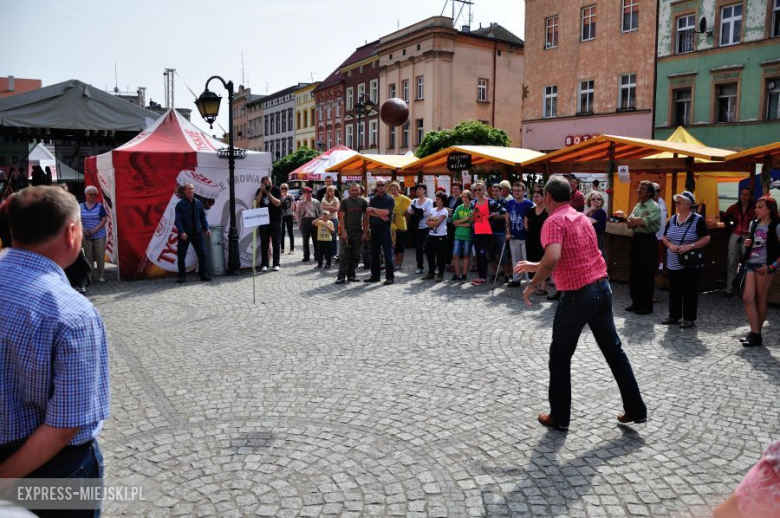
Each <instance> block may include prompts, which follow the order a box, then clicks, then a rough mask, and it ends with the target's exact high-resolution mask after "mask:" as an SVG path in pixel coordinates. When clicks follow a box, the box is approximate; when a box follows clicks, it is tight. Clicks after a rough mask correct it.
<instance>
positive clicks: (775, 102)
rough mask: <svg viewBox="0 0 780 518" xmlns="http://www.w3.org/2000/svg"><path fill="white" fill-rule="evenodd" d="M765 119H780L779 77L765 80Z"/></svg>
mask: <svg viewBox="0 0 780 518" xmlns="http://www.w3.org/2000/svg"><path fill="white" fill-rule="evenodd" d="M766 120H768V121H769V120H772V121H776V120H780V78H778V77H776V78H774V79H770V80H768V81H767V82H766Z"/></svg>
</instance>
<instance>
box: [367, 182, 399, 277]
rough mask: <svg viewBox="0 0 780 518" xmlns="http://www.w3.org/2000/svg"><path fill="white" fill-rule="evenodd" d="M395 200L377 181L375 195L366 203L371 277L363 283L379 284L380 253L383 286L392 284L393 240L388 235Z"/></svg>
mask: <svg viewBox="0 0 780 518" xmlns="http://www.w3.org/2000/svg"><path fill="white" fill-rule="evenodd" d="M394 208H395V198H393V197H392V196H390V195H389V194H387V183H386V182H385V181H384V180H377V182H376V194H375V195H374V197H373V198H371V201H370V202H369V203H368V209H366V212H367V213H368V216H369V218H368V223H369V225H370V226H371V277H369V278H368V279H365V281H364V282H379V276H380V274H381V273H382V266H381V264H380V261H379V254H380V252H384V255H385V284H393V282H395V281H394V279H395V276H394V275H393V240H392V237H391V235H390V224H391V223H392V221H393V209H394Z"/></svg>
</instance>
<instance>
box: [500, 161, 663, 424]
mask: <svg viewBox="0 0 780 518" xmlns="http://www.w3.org/2000/svg"><path fill="white" fill-rule="evenodd" d="M570 196H571V188H570V185H569V184H568V183H567V182H566V180H565V179H563V178H561V177H559V176H553V177H552V178H550V180H549V181H548V182H547V185H545V187H544V202H545V207H546V208H547V210H548V211H549V214H550V215H549V216H548V218H547V220H546V221H545V223H544V227H542V236H541V239H542V245H543V246H544V257H542V260H541V262H538V263H532V262H528V261H520V262H518V263H517V265H516V266H515V268H514V273H517V274H521V273H523V272H536V273H535V275H534V278H533V280H532V281H531V282H530V283H528V286H526V288H525V291H524V292H523V299H524V300H525V303H526V305H527V306H529V307H530V306H531V300H530V297H531V295H533V294H534V292H535V291H536V290H537V289H539V288H541V286H542V284H543V282H544V280H545V279H547V277H549V276H550V275H551V274H552V275H553V276H554V277H555V285H556V287H557V288H558V292H559V293H563V295H562V296H561V300H560V302H559V303H558V307H557V309H556V310H555V319H554V321H553V329H552V343H551V344H550V361H549V369H550V387H549V392H548V397H549V401H550V413H549V414H547V413H544V414H539V416H538V418H537V419H538V421H539V422H540V423H541V424H543V425H544V426H548V427H550V428H555V429H557V430H561V431H565V430H567V429H568V427H569V420H570V418H571V359H572V356H573V355H574V351H575V349H576V348H577V342H578V341H579V338H580V334H581V333H582V330H583V328H584V327H585V325H586V324H587V326H588V327H589V328H590V330H591V332H592V333H593V337H594V338H595V339H596V343H597V344H598V346H599V349H601V352H602V354H603V355H604V359H605V360H606V361H607V364H608V365H609V367H610V370H611V371H612V375H613V376H614V377H615V381H616V382H617V385H618V388H619V389H620V396H621V398H622V399H623V413H621V414H619V415H618V416H617V420H618V421H619V422H620V423H624V424H625V423H632V422H635V423H641V422H644V421H645V420H646V419H647V408H646V406H645V404H644V402H643V401H642V396H641V394H640V392H639V386H638V385H637V382H636V378H635V377H634V371H633V370H632V368H631V363H630V362H629V361H628V356H626V353H625V351H623V347H622V344H621V342H620V337H619V336H618V334H617V331H616V330H615V319H614V316H613V314H612V288H611V287H610V285H609V278H608V276H607V264H606V263H605V262H604V257H603V256H602V255H601V252H599V248H598V242H597V240H596V232H595V230H594V229H593V224H592V223H591V222H590V219H588V218H587V217H586V216H585V215H584V214H581V213H578V212H576V211H575V210H574V209H573V208H572V207H571V204H570V201H571V200H570ZM652 237H653V238H655V236H654V235H653V236H652Z"/></svg>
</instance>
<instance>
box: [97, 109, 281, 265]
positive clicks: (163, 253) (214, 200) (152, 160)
mask: <svg viewBox="0 0 780 518" xmlns="http://www.w3.org/2000/svg"><path fill="white" fill-rule="evenodd" d="M223 148H224V154H225V156H227V146H226V144H224V143H223V142H220V141H219V140H216V139H214V138H212V137H210V136H209V135H207V134H206V133H204V132H203V131H201V130H200V129H198V128H197V127H196V126H194V125H193V124H192V123H190V122H189V121H188V120H186V119H185V118H184V117H182V116H181V115H180V114H179V113H178V112H176V111H175V110H170V111H168V112H167V113H166V114H165V115H163V116H162V117H160V118H159V119H158V120H157V121H155V123H154V124H153V125H151V126H150V127H149V128H147V129H146V130H144V131H142V132H141V133H139V134H138V135H137V136H136V137H135V138H133V139H132V140H130V141H129V142H127V143H126V144H124V145H122V146H120V147H118V148H117V149H114V150H113V151H109V152H108V153H104V154H102V155H99V156H96V157H95V156H93V157H89V158H87V159H86V161H85V176H86V183H87V185H95V186H97V187H98V189H99V194H100V196H101V198H102V200H101V201H103V202H104V205H105V208H106V211H107V212H108V214H109V216H108V217H109V221H108V235H107V243H106V254H107V256H108V258H109V261H111V262H113V263H116V264H117V265H118V266H119V275H120V278H122V279H139V278H149V277H156V276H161V275H167V274H170V273H173V272H176V271H177V257H176V249H177V245H178V237H177V234H176V231H175V229H173V218H174V211H173V207H174V206H175V205H176V203H177V202H178V201H179V200H180V199H181V196H182V193H181V189H182V186H183V185H184V184H185V183H192V184H193V185H194V186H195V195H196V196H197V197H198V198H199V199H201V201H202V202H203V203H204V206H205V207H207V208H208V210H207V211H206V214H207V218H208V221H209V224H210V225H221V226H222V227H223V229H224V230H223V232H224V235H225V239H224V243H225V247H227V232H228V227H229V221H230V204H229V182H228V179H229V173H228V160H227V159H226V158H225V159H222V158H220V157H219V156H218V150H220V149H223ZM270 170H271V155H270V154H268V153H257V152H253V151H248V152H247V154H246V158H244V159H237V160H236V167H235V191H236V212H237V214H236V218H237V224H238V225H239V247H240V248H239V250H240V254H241V265H242V266H251V264H252V249H251V246H252V232H251V229H242V228H241V218H240V213H241V211H242V210H243V209H247V208H251V207H252V202H253V200H254V196H255V192H256V190H257V188H258V186H259V184H260V180H261V179H262V178H263V177H264V176H268V175H270ZM226 251H227V250H225V252H226ZM196 263H197V257H196V256H195V255H194V251H193V250H192V247H190V250H189V252H188V255H187V268H188V269H193V268H194V267H195V264H196Z"/></svg>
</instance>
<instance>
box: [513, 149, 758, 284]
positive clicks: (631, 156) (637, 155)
mask: <svg viewBox="0 0 780 518" xmlns="http://www.w3.org/2000/svg"><path fill="white" fill-rule="evenodd" d="M677 140H678V141H676V142H675V141H662V140H651V139H639V138H630V137H619V136H614V135H599V136H597V137H594V138H592V139H590V140H587V141H585V142H583V143H581V144H578V145H574V146H570V147H566V148H563V149H560V150H558V151H554V152H552V153H548V154H547V155H545V156H543V157H541V158H539V159H536V160H533V161H531V162H529V163H526V164H525V166H526V167H527V168H530V169H533V170H537V171H540V172H543V173H545V174H548V175H549V174H558V173H575V172H602V173H604V172H606V173H607V174H608V177H609V186H610V190H608V193H610V194H611V195H610V196H609V198H608V200H609V209H608V210H607V212H608V214H610V216H611V218H610V222H609V223H608V224H607V236H606V237H607V239H606V245H607V267H608V271H609V275H610V278H612V279H614V280H617V281H621V282H627V281H628V273H629V266H630V264H629V257H630V256H629V251H630V244H631V236H632V234H633V232H632V231H631V230H630V229H629V228H628V227H627V226H626V223H625V219H624V218H623V217H621V216H624V215H625V214H629V213H630V211H631V209H632V208H633V207H634V205H635V204H636V202H637V187H638V185H639V183H640V182H641V181H643V180H649V181H652V182H655V183H658V184H660V185H662V186H663V192H664V194H665V200H667V207H668V208H669V216H671V215H672V213H673V211H674V204H673V203H672V200H671V196H672V195H673V194H675V193H677V192H680V191H682V190H689V191H691V192H694V193H695V195H696V196H697V200H700V199H703V197H704V194H705V190H706V189H707V186H706V182H697V177H698V178H700V179H701V178H704V177H706V176H709V175H711V176H713V177H714V178H717V175H719V174H728V175H735V176H737V178H735V179H736V180H738V179H739V178H738V177H740V176H741V177H742V178H744V177H745V176H747V174H748V171H747V168H746V167H745V166H744V164H739V163H731V164H728V165H726V164H725V160H726V158H727V157H729V156H730V155H732V154H733V152H732V151H729V150H725V149H717V148H709V147H706V146H703V145H700V144H695V143H692V142H685V141H682V142H681V141H679V138H678V139H677ZM697 183H702V184H704V185H702V187H701V188H700V189H697ZM716 193H717V189H715V194H714V196H715V202H710V203H711V204H713V205H715V206H716V207H717V194H716ZM706 196H707V199H710V200H711V199H712V197H713V192H712V190H709V191H707V193H706ZM706 204H707V203H705V205H706ZM715 216H717V212H714V214H712V213H708V214H707V215H706V218H707V225H708V227H709V228H710V233H711V236H712V237H711V242H710V245H709V246H708V247H707V255H706V257H707V264H706V265H705V268H706V269H707V275H706V276H703V277H702V279H701V283H700V289H701V290H702V291H711V290H717V289H723V288H724V287H725V280H726V257H727V249H728V231H727V229H726V228H725V227H724V226H723V224H722V223H720V221H719V220H718V218H716V217H715ZM664 224H665V222H664ZM657 284H658V285H659V286H660V287H666V286H667V281H666V276H665V272H663V273H662V274H661V275H659V276H658V277H657Z"/></svg>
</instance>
